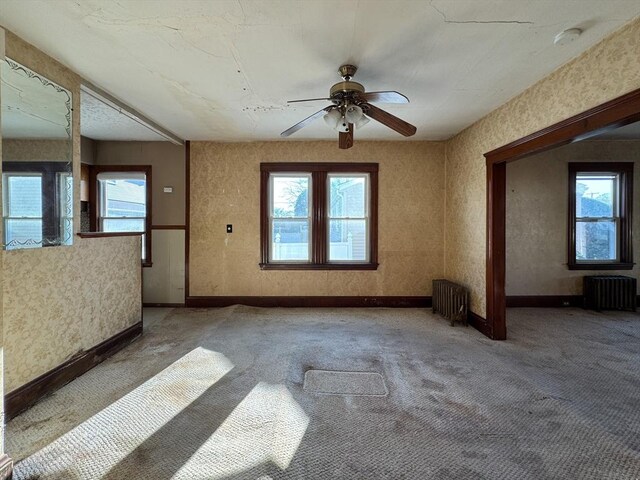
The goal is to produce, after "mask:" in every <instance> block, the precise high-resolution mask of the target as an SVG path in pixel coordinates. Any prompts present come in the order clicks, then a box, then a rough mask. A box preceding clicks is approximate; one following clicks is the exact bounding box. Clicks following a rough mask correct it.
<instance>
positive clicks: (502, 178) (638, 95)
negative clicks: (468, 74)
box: [476, 89, 640, 340]
mask: <svg viewBox="0 0 640 480" xmlns="http://www.w3.org/2000/svg"><path fill="white" fill-rule="evenodd" d="M638 120H640V89H637V90H634V91H632V92H630V93H628V94H626V95H623V96H621V97H618V98H616V99H614V100H611V101H609V102H606V103H604V104H602V105H599V106H597V107H595V108H592V109H590V110H587V111H586V112H583V113H580V114H578V115H574V116H573V117H571V118H568V119H566V120H563V121H562V122H558V123H556V124H554V125H551V126H550V127H547V128H544V129H542V130H540V131H538V132H535V133H532V134H531V135H527V136H526V137H523V138H521V139H519V140H516V141H515V142H511V143H509V144H507V145H504V146H502V147H500V148H497V149H495V150H492V151H490V152H488V153H486V154H485V155H484V156H485V158H486V165H487V272H486V283H487V285H486V288H487V291H486V295H487V297H486V300H487V324H489V325H491V328H490V329H486V330H487V332H489V333H486V332H485V331H482V330H481V331H482V332H483V333H484V334H485V335H487V336H489V337H490V338H493V339H494V340H504V339H506V338H507V325H506V298H505V275H504V272H505V230H506V219H505V210H506V208H505V206H506V189H505V187H506V175H505V173H506V166H505V164H506V163H508V162H512V161H515V160H518V159H520V158H523V157H526V156H529V155H533V154H535V153H540V152H543V151H545V150H549V149H551V148H554V147H559V146H562V145H566V144H568V143H572V142H575V141H578V140H584V139H585V138H589V137H591V136H594V135H598V134H600V133H602V132H604V131H606V130H611V129H614V128H618V127H621V126H624V125H628V124H630V123H633V122H636V121H638ZM476 328H477V327H476Z"/></svg>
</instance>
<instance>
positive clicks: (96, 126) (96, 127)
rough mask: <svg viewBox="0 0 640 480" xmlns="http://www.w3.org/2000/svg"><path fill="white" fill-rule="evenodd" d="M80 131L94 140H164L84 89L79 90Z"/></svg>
mask: <svg viewBox="0 0 640 480" xmlns="http://www.w3.org/2000/svg"><path fill="white" fill-rule="evenodd" d="M80 132H81V133H82V135H83V136H85V137H89V138H92V139H94V140H139V141H165V140H166V139H165V138H164V137H161V136H160V135H158V134H157V133H155V132H154V131H153V130H151V129H149V128H147V127H145V126H144V125H142V124H141V123H138V122H136V121H135V120H133V119H132V118H130V117H129V116H127V115H124V114H122V113H120V112H119V111H118V110H116V109H115V108H113V107H112V106H110V105H107V104H106V103H104V102H102V101H100V100H98V99H97V98H95V97H94V96H92V95H90V94H88V93H86V92H85V91H82V92H80Z"/></svg>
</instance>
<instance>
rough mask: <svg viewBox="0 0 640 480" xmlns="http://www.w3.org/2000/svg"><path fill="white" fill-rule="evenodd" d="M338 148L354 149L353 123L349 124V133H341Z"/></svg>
mask: <svg viewBox="0 0 640 480" xmlns="http://www.w3.org/2000/svg"><path fill="white" fill-rule="evenodd" d="M338 147H340V148H342V149H343V150H346V149H347V148H351V147H353V123H350V124H349V131H348V132H340V134H339V135H338Z"/></svg>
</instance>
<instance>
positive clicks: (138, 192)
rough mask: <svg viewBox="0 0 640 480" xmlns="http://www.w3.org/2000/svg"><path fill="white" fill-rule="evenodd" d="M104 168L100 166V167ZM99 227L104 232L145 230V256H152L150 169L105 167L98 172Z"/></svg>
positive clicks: (143, 247)
mask: <svg viewBox="0 0 640 480" xmlns="http://www.w3.org/2000/svg"><path fill="white" fill-rule="evenodd" d="M98 168H100V167H98ZM96 180H97V189H98V191H97V194H98V209H97V211H98V218H97V221H98V225H97V226H98V230H99V231H101V232H141V233H142V260H143V262H147V261H149V259H150V251H149V250H150V238H149V232H148V231H147V230H148V224H149V222H148V220H149V218H148V216H149V213H150V212H149V210H148V205H147V203H148V200H149V192H148V190H147V187H148V179H147V172H135V171H123V172H118V171H105V172H99V173H97V175H96Z"/></svg>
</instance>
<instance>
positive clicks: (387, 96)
mask: <svg viewBox="0 0 640 480" xmlns="http://www.w3.org/2000/svg"><path fill="white" fill-rule="evenodd" d="M358 97H359V98H361V99H362V100H364V101H365V102H381V103H409V99H408V98H407V97H405V96H404V95H403V94H401V93H400V92H396V91H395V90H390V91H388V92H366V93H361V94H359V95H358Z"/></svg>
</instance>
